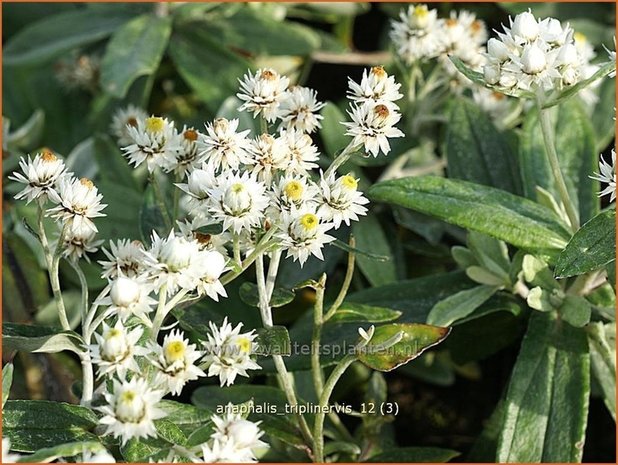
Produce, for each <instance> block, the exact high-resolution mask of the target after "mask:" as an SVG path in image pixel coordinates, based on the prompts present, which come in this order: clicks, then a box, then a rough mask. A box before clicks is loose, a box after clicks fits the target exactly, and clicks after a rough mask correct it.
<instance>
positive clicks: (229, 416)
mask: <svg viewBox="0 0 618 465" xmlns="http://www.w3.org/2000/svg"><path fill="white" fill-rule="evenodd" d="M211 420H212V422H213V423H214V427H215V431H214V433H213V435H212V439H213V440H214V441H219V443H220V444H224V446H223V450H226V451H227V452H228V453H229V452H231V453H232V457H229V458H234V459H236V460H238V461H239V462H252V461H255V454H254V451H253V450H254V449H257V448H263V447H267V444H266V443H265V442H263V441H261V440H260V438H261V437H262V435H263V434H264V432H263V431H261V430H260V428H259V422H258V423H253V422H251V421H249V420H245V419H243V418H242V413H241V412H240V409H235V407H234V405H232V404H228V405H227V406H226V408H225V413H224V414H223V415H222V416H219V415H213V416H212V417H211ZM236 460H235V461H236Z"/></svg>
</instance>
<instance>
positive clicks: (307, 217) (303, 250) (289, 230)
mask: <svg viewBox="0 0 618 465" xmlns="http://www.w3.org/2000/svg"><path fill="white" fill-rule="evenodd" d="M332 228H333V223H323V222H322V221H321V219H320V218H319V217H318V216H317V215H316V213H315V209H314V208H310V207H304V208H302V209H300V210H296V209H293V210H291V211H290V212H286V211H284V212H282V213H281V225H280V229H281V231H280V232H279V233H277V238H279V240H280V241H281V248H282V249H283V250H287V255H286V257H292V258H293V259H294V261H299V262H300V266H301V267H302V266H303V264H304V263H305V262H306V261H307V259H308V258H309V256H310V255H315V256H316V257H317V258H319V259H320V260H324V256H323V255H322V247H324V244H327V243H329V242H332V241H334V240H335V238H334V237H332V236H329V235H328V234H326V232H327V231H329V230H330V229H332Z"/></svg>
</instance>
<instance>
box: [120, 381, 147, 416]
mask: <svg viewBox="0 0 618 465" xmlns="http://www.w3.org/2000/svg"><path fill="white" fill-rule="evenodd" d="M115 410H116V417H117V418H118V419H119V420H120V421H122V422H124V423H139V422H140V420H142V418H143V416H144V413H145V410H146V405H145V404H144V400H143V399H142V398H141V396H140V395H139V393H138V392H136V391H133V390H131V389H127V390H125V391H123V392H122V393H120V395H119V396H118V400H117V401H116V408H115Z"/></svg>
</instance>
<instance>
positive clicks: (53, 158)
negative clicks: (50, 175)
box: [41, 150, 58, 162]
mask: <svg viewBox="0 0 618 465" xmlns="http://www.w3.org/2000/svg"><path fill="white" fill-rule="evenodd" d="M41 159H42V160H43V161H45V162H53V161H56V160H58V158H57V157H56V155H54V154H53V153H51V152H50V151H49V150H43V153H41Z"/></svg>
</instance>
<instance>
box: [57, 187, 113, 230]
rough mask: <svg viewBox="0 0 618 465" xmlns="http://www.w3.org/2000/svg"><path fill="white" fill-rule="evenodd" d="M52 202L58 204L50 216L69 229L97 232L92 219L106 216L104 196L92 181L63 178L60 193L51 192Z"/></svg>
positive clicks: (59, 188)
mask: <svg viewBox="0 0 618 465" xmlns="http://www.w3.org/2000/svg"><path fill="white" fill-rule="evenodd" d="M49 196H50V200H51V201H52V202H54V203H56V204H57V206H56V207H53V208H50V209H49V210H48V214H49V215H50V216H51V217H52V218H57V219H60V220H61V221H62V222H64V223H65V224H67V227H71V228H74V230H75V229H80V230H81V229H82V228H84V229H90V230H91V231H94V232H97V231H98V230H97V227H96V226H95V225H94V222H93V221H92V219H91V218H96V217H100V216H105V214H104V213H101V210H103V209H104V208H105V207H106V206H107V205H105V204H102V203H101V200H102V199H103V196H102V195H101V194H99V191H98V189H97V188H96V186H95V185H94V184H93V182H92V181H91V180H90V179H87V178H81V179H77V178H75V177H63V178H62V179H60V181H59V183H58V192H56V191H50V192H49Z"/></svg>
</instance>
